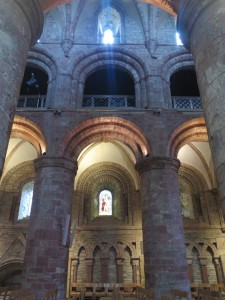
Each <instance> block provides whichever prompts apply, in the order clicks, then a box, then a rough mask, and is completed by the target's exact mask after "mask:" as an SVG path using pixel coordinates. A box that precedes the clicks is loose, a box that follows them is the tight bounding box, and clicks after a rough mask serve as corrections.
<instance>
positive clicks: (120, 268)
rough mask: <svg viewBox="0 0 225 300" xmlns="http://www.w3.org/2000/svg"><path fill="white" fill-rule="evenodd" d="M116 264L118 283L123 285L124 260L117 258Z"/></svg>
mask: <svg viewBox="0 0 225 300" xmlns="http://www.w3.org/2000/svg"><path fill="white" fill-rule="evenodd" d="M116 264H117V282H118V283H123V258H117V259H116Z"/></svg>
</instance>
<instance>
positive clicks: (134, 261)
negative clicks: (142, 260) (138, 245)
mask: <svg viewBox="0 0 225 300" xmlns="http://www.w3.org/2000/svg"><path fill="white" fill-rule="evenodd" d="M137 266H139V259H138V258H132V271H133V274H132V275H133V283H137V282H138V279H137Z"/></svg>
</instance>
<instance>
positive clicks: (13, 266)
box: [0, 260, 23, 282]
mask: <svg viewBox="0 0 225 300" xmlns="http://www.w3.org/2000/svg"><path fill="white" fill-rule="evenodd" d="M22 270H23V261H22V260H13V261H7V262H6V263H5V264H3V265H2V266H0V282H4V281H5V280H6V279H7V278H8V277H9V276H10V275H12V274H15V273H16V272H21V273H22Z"/></svg>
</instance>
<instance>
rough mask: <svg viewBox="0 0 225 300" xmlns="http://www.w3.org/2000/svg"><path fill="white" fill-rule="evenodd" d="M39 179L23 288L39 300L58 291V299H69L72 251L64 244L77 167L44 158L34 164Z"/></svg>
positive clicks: (36, 181) (58, 160) (31, 217)
mask: <svg viewBox="0 0 225 300" xmlns="http://www.w3.org/2000/svg"><path fill="white" fill-rule="evenodd" d="M34 166H35V170H36V179H35V185H34V194H33V203H32V209H31V216H30V222H29V228H28V234H27V244H26V251H25V259H24V280H23V285H24V287H28V288H31V289H32V291H34V292H35V294H36V295H37V298H36V299H37V300H40V299H43V298H44V294H45V292H46V290H49V289H52V288H58V299H65V297H66V277H67V268H68V254H69V249H68V246H67V245H64V243H63V236H65V234H66V233H68V237H69V231H68V232H67V228H66V225H67V221H68V216H69V215H70V214H71V202H72V195H73V186H74V178H75V174H76V170H77V165H76V163H75V162H74V161H71V160H69V159H66V158H63V157H48V156H42V157H40V158H38V159H36V160H35V161H34Z"/></svg>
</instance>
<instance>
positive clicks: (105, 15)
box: [98, 7, 121, 44]
mask: <svg viewBox="0 0 225 300" xmlns="http://www.w3.org/2000/svg"><path fill="white" fill-rule="evenodd" d="M120 38H121V17H120V14H119V12H118V11H117V10H116V9H115V8H112V7H106V8H104V9H103V10H102V11H101V12H100V14H99V16H98V42H99V43H103V44H114V43H116V44H118V43H120Z"/></svg>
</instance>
